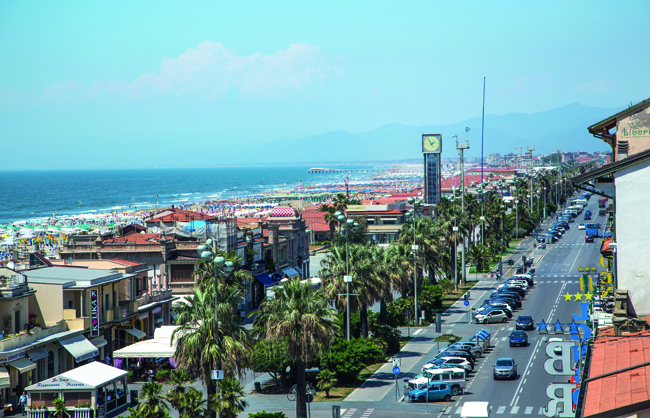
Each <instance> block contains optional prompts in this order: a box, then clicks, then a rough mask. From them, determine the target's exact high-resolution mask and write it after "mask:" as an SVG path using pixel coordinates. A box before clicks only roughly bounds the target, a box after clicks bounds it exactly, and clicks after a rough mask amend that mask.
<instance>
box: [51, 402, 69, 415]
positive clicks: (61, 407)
mask: <svg viewBox="0 0 650 418" xmlns="http://www.w3.org/2000/svg"><path fill="white" fill-rule="evenodd" d="M54 416H55V417H57V418H63V417H64V416H67V417H69V416H70V414H68V412H67V411H66V407H65V401H64V400H63V398H56V399H55V400H54Z"/></svg>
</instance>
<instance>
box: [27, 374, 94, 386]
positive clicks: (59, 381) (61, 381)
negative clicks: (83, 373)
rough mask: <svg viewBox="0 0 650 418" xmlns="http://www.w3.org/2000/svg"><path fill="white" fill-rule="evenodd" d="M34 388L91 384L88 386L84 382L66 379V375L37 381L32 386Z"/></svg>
mask: <svg viewBox="0 0 650 418" xmlns="http://www.w3.org/2000/svg"><path fill="white" fill-rule="evenodd" d="M33 387H34V388H53V389H57V388H76V389H79V388H86V387H88V388H91V387H92V386H89V385H87V384H85V383H82V382H78V381H76V380H72V379H68V378H66V377H52V378H50V379H47V380H44V381H42V382H38V383H37V384H35V385H34V386H33Z"/></svg>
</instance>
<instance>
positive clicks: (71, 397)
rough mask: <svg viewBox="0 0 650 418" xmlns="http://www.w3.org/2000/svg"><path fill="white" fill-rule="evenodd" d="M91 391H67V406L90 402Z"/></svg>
mask: <svg viewBox="0 0 650 418" xmlns="http://www.w3.org/2000/svg"><path fill="white" fill-rule="evenodd" d="M90 395H91V393H90V392H65V393H64V394H63V399H65V406H67V407H68V408H72V407H74V406H75V404H78V403H88V404H89V403H90V401H91V399H90Z"/></svg>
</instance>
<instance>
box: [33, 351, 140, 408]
mask: <svg viewBox="0 0 650 418" xmlns="http://www.w3.org/2000/svg"><path fill="white" fill-rule="evenodd" d="M127 374H128V372H127V371H126V370H120V369H117V368H115V367H112V366H109V365H107V364H104V363H100V362H98V361H95V362H92V363H89V364H86V365H84V366H81V367H77V368H76V369H72V370H69V371H67V372H65V373H62V374H60V375H57V376H54V377H51V378H49V379H46V380H43V381H42V382H38V383H36V384H34V385H31V386H28V387H27V388H25V392H27V397H28V402H27V403H28V410H29V416H30V418H42V417H45V414H43V412H44V409H41V408H42V407H43V406H45V407H46V408H47V410H49V411H52V410H53V407H54V400H55V399H57V398H59V397H60V398H63V400H64V401H65V404H66V406H67V408H68V413H69V414H70V417H71V418H95V417H97V418H104V417H111V416H114V415H116V413H117V412H118V411H120V412H122V411H124V410H125V409H126V404H127V393H128V390H127V385H126V376H127Z"/></svg>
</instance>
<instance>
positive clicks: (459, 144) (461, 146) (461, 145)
mask: <svg viewBox="0 0 650 418" xmlns="http://www.w3.org/2000/svg"><path fill="white" fill-rule="evenodd" d="M469 131H470V129H469V127H465V140H464V141H459V140H458V137H456V149H457V150H458V154H459V157H460V197H461V206H460V207H461V213H464V212H465V158H464V151H465V150H466V149H469V139H467V135H468V134H469ZM454 197H455V196H454ZM462 238H463V240H462V241H463V242H462V243H461V245H460V251H461V253H460V255H461V261H460V262H461V267H462V269H463V284H465V283H466V282H467V271H466V269H465V237H464V236H463V237H462ZM457 250H458V247H456V249H455V250H454V251H457Z"/></svg>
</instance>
